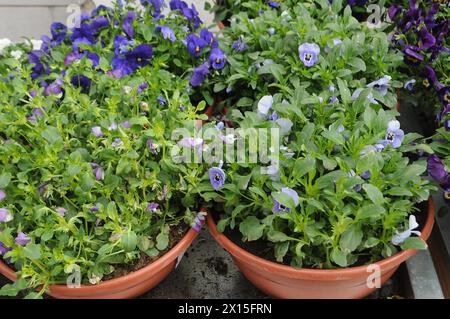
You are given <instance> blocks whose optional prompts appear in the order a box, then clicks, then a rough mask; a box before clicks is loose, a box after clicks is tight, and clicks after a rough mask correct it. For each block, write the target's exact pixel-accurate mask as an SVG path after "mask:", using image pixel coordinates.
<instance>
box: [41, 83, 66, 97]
mask: <svg viewBox="0 0 450 319" xmlns="http://www.w3.org/2000/svg"><path fill="white" fill-rule="evenodd" d="M63 84H64V82H63V81H62V80H61V79H56V80H55V81H54V82H53V83H51V84H50V85H49V86H47V87H46V88H45V90H44V95H45V96H49V95H59V94H61V93H62V92H63V91H62V85H63Z"/></svg>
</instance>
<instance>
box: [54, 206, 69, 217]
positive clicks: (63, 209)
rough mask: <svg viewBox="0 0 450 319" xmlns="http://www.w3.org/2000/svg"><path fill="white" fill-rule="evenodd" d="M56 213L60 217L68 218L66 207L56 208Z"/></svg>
mask: <svg viewBox="0 0 450 319" xmlns="http://www.w3.org/2000/svg"><path fill="white" fill-rule="evenodd" d="M56 212H57V213H58V215H59V216H61V217H64V216H66V213H67V209H65V208H64V207H58V208H56Z"/></svg>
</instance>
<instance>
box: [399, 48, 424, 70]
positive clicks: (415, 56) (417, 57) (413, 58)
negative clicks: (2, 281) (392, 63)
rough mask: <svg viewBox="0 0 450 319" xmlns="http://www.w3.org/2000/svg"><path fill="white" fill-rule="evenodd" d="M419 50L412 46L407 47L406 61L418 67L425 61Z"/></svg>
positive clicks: (405, 50)
mask: <svg viewBox="0 0 450 319" xmlns="http://www.w3.org/2000/svg"><path fill="white" fill-rule="evenodd" d="M418 50H419V48H417V47H414V46H412V45H407V46H405V49H404V50H403V53H404V54H405V61H406V63H408V64H411V65H418V64H420V63H421V62H422V61H423V55H421V54H419V53H418V52H417V51H418Z"/></svg>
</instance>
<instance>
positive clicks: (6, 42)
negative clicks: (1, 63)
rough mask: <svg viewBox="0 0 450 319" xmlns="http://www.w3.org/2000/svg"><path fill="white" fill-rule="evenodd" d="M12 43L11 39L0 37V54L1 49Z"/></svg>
mask: <svg viewBox="0 0 450 319" xmlns="http://www.w3.org/2000/svg"><path fill="white" fill-rule="evenodd" d="M11 44H12V41H11V40H10V39H8V38H4V39H0V54H2V53H3V50H4V49H5V48H6V47H8V46H10V45H11Z"/></svg>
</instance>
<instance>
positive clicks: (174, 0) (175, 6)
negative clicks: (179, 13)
mask: <svg viewBox="0 0 450 319" xmlns="http://www.w3.org/2000/svg"><path fill="white" fill-rule="evenodd" d="M169 6H170V10H183V9H184V8H187V7H188V5H187V3H186V2H184V1H182V0H170V2H169Z"/></svg>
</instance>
